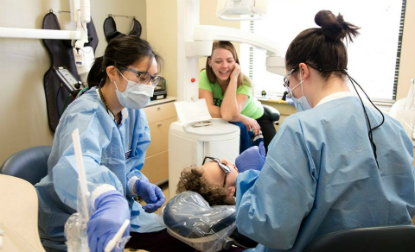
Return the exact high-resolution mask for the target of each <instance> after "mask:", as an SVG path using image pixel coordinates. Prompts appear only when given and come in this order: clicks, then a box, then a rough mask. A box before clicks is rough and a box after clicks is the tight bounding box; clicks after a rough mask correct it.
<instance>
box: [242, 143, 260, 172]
mask: <svg viewBox="0 0 415 252" xmlns="http://www.w3.org/2000/svg"><path fill="white" fill-rule="evenodd" d="M264 163H265V147H264V142H261V143H260V144H259V145H258V146H253V147H250V148H248V149H246V150H245V151H244V152H242V153H241V154H240V155H239V156H238V157H237V158H236V159H235V165H236V168H238V171H239V172H244V171H246V170H258V171H260V170H261V169H262V166H264Z"/></svg>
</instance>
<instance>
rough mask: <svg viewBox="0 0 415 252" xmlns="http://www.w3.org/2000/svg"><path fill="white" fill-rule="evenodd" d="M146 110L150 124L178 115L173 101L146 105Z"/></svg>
mask: <svg viewBox="0 0 415 252" xmlns="http://www.w3.org/2000/svg"><path fill="white" fill-rule="evenodd" d="M144 112H145V113H146V116H147V121H148V123H149V124H150V123H154V122H159V121H162V120H165V119H168V118H172V117H176V108H175V107H174V103H173V102H169V103H164V104H160V105H155V106H151V107H146V108H145V109H144Z"/></svg>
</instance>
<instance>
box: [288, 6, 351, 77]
mask: <svg viewBox="0 0 415 252" xmlns="http://www.w3.org/2000/svg"><path fill="white" fill-rule="evenodd" d="M314 21H315V22H316V24H317V25H318V26H320V27H321V28H310V29H306V30H304V31H302V32H301V33H300V34H298V35H297V37H296V38H295V39H294V40H293V41H292V42H291V44H290V46H289V47H288V50H287V53H286V54H285V65H286V68H287V69H288V70H290V69H296V68H298V64H300V63H306V64H309V65H310V66H311V67H312V68H315V69H317V70H319V72H320V74H321V75H322V76H323V78H325V79H327V78H328V77H329V76H330V75H331V74H332V73H334V74H336V75H337V76H339V77H341V76H343V74H345V71H344V70H346V69H347V61H348V59H347V49H346V46H345V45H344V43H343V41H342V40H343V39H344V38H346V39H348V40H350V42H353V38H352V37H355V36H357V35H358V34H359V32H358V31H357V30H358V29H359V27H357V26H355V25H353V24H350V23H347V22H345V21H344V20H343V16H342V15H341V14H339V15H338V16H337V17H336V16H334V14H333V13H332V12H331V11H328V10H322V11H319V12H318V13H317V14H316V16H315V18H314Z"/></svg>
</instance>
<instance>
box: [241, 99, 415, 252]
mask: <svg viewBox="0 0 415 252" xmlns="http://www.w3.org/2000/svg"><path fill="white" fill-rule="evenodd" d="M366 109H367V113H368V115H369V118H370V121H371V124H372V127H374V126H377V125H378V124H379V123H380V122H381V116H380V114H379V112H377V111H376V110H375V109H373V108H372V107H369V106H366ZM373 139H374V142H375V144H376V146H377V157H378V162H379V166H380V167H379V168H378V167H377V165H376V162H375V158H374V154H373V151H372V147H371V144H370V142H369V139H368V126H367V123H366V120H365V118H364V114H363V108H362V105H361V103H360V100H359V99H358V98H357V97H351V96H349V97H343V98H339V99H335V100H331V101H328V102H325V103H323V104H319V105H318V106H316V107H315V108H313V109H311V110H307V111H304V112H299V113H296V114H294V115H292V116H290V117H288V118H287V119H285V120H284V122H283V124H282V125H281V127H280V129H279V130H278V133H277V135H276V136H275V137H274V139H273V140H272V142H271V143H270V145H269V146H268V155H267V158H266V161H265V164H264V166H263V168H262V170H261V171H260V172H259V171H254V170H249V171H246V172H243V173H240V174H239V175H238V177H237V188H238V190H237V195H236V202H237V205H236V207H237V218H236V223H237V227H238V230H239V231H240V232H241V233H242V234H243V235H245V236H247V237H249V238H251V239H253V240H255V241H257V242H259V243H260V244H259V245H258V247H257V248H256V249H255V251H290V252H302V251H303V250H304V248H305V247H306V246H307V245H308V244H309V243H310V242H311V241H313V240H315V239H317V238H319V237H321V236H322V235H324V234H327V233H330V232H334V231H338V230H344V229H351V228H361V227H376V226H388V225H401V224H405V225H411V224H412V220H411V218H412V216H414V215H415V186H414V174H413V171H414V167H413V148H412V143H411V141H410V139H409V138H408V136H407V134H406V133H405V131H404V130H403V128H402V126H401V125H400V124H399V122H398V121H396V120H394V119H392V118H391V117H389V116H387V115H385V123H384V124H383V125H382V126H381V127H380V128H378V129H376V130H374V131H373Z"/></svg>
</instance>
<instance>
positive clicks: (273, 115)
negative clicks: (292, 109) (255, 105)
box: [262, 104, 280, 124]
mask: <svg viewBox="0 0 415 252" xmlns="http://www.w3.org/2000/svg"><path fill="white" fill-rule="evenodd" d="M262 106H263V107H264V110H265V111H267V113H268V114H269V115H270V117H271V121H272V122H274V123H275V124H278V120H280V112H279V111H278V109H276V108H274V107H271V106H269V105H265V104H262Z"/></svg>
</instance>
